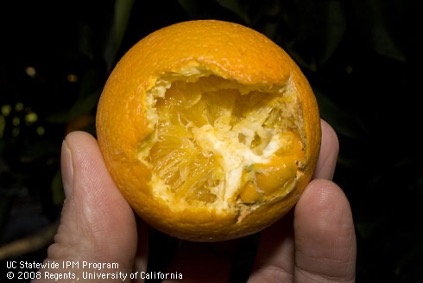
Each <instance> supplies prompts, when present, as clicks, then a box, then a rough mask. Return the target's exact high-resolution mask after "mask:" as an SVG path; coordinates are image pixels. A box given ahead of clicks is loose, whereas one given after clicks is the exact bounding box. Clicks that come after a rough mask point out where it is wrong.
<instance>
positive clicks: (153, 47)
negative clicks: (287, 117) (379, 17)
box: [96, 20, 321, 241]
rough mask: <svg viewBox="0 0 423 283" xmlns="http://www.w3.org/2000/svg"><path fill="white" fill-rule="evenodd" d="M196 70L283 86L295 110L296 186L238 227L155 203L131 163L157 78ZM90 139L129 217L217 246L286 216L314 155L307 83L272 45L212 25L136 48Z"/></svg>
mask: <svg viewBox="0 0 423 283" xmlns="http://www.w3.org/2000/svg"><path fill="white" fill-rule="evenodd" d="M190 67H196V68H198V69H201V70H207V71H208V72H210V73H212V74H214V75H217V76H219V77H222V78H224V79H230V80H234V81H236V82H238V83H241V84H243V85H260V86H262V87H269V88H270V87H271V86H274V85H284V84H286V83H287V82H288V81H289V82H290V83H291V84H292V85H293V86H294V88H295V91H296V93H297V96H298V98H299V100H300V102H301V105H302V109H301V111H302V113H301V114H302V116H303V120H304V136H305V138H306V142H305V149H304V150H305V152H304V156H305V160H306V164H305V167H304V168H303V173H302V175H301V176H300V178H299V179H298V182H297V186H296V188H295V189H294V190H292V191H291V192H290V193H289V194H288V195H286V196H285V197H283V198H279V199H275V200H274V201H272V202H269V203H266V204H263V205H262V206H260V207H258V208H257V209H255V210H253V211H251V212H250V213H249V214H248V215H246V216H245V217H243V219H242V220H241V221H238V220H237V219H238V212H237V211H234V210H227V211H224V212H216V211H212V210H210V209H209V208H208V207H207V206H200V207H186V208H185V209H183V210H182V209H179V210H178V211H177V212H175V211H174V210H172V207H170V206H169V205H168V204H167V203H166V202H164V201H162V200H160V199H158V198H154V197H153V194H152V188H151V185H150V184H149V182H150V178H151V175H152V172H151V169H150V168H148V166H146V165H145V164H144V163H143V162H141V161H140V160H139V158H138V153H139V148H140V144H141V143H142V142H143V140H144V139H145V138H146V137H147V135H148V134H149V130H148V129H147V125H148V121H147V118H146V108H147V105H146V93H147V91H148V90H150V89H151V88H152V87H153V86H154V85H155V84H156V81H157V79H158V78H159V77H160V76H161V75H163V74H169V73H179V72H181V71H182V72H183V71H184V70H186V69H187V68H190ZM96 127H97V136H98V142H99V145H100V149H101V151H102V154H103V157H104V159H105V163H106V165H107V168H108V170H109V172H110V174H111V176H112V178H113V179H114V181H115V183H116V185H117V187H118V188H119V189H120V191H121V192H122V194H123V195H124V197H125V198H126V199H127V201H128V202H129V203H130V205H131V206H132V208H133V209H134V211H135V212H136V213H137V214H138V215H139V216H141V217H142V219H143V220H144V221H146V222H147V223H148V224H150V225H152V226H153V227H155V228H156V229H158V230H160V231H163V232H165V233H168V234H170V235H172V236H175V237H178V238H182V239H187V240H192V241H221V240H228V239H233V238H237V237H241V236H245V235H249V234H252V233H255V232H258V231H260V230H262V229H264V228H265V227H267V226H269V225H271V224H273V223H274V222H276V221H277V220H278V219H280V218H281V217H282V216H283V215H285V214H286V213H287V212H288V211H289V210H290V209H291V208H292V207H293V206H294V205H295V203H296V202H297V200H298V199H299V197H300V195H301V193H302V192H303V190H304V189H305V187H306V185H307V184H308V183H309V181H310V179H311V177H312V175H313V172H314V169H315V165H316V163H317V158H318V153H319V148H320V138H321V136H320V135H321V130H320V117H319V111H318V107H317V103H316V100H315V97H314V94H313V92H312V89H311V87H310V85H309V84H308V82H307V79H306V78H305V77H304V75H303V74H302V72H301V70H300V69H299V67H298V66H297V65H296V64H295V63H294V61H293V60H292V59H291V58H290V57H289V56H288V55H287V54H286V52H285V51H283V50H282V49H281V48H280V47H279V46H278V45H276V44H275V43H273V42H272V41H271V40H269V39H268V38H267V37H265V36H264V35H262V34H260V33H258V32H256V31H254V30H251V29H249V28H246V27H244V26H241V25H238V24H233V23H228V22H221V21H214V20H204V21H190V22H182V23H178V24H175V25H172V26H169V27H166V28H163V29H161V30H159V31H156V32H154V33H152V34H150V35H148V36H147V37H145V38H143V39H142V40H140V41H139V42H138V43H137V44H135V45H134V46H133V47H132V48H131V49H130V50H129V51H128V52H127V53H126V54H125V55H124V57H123V58H122V59H121V60H120V61H119V62H118V64H117V65H116V67H115V69H114V70H113V72H112V73H111V75H110V77H109V79H108V81H107V83H106V85H105V87H104V90H103V93H102V95H101V98H100V101H99V105H98V112H97V119H96Z"/></svg>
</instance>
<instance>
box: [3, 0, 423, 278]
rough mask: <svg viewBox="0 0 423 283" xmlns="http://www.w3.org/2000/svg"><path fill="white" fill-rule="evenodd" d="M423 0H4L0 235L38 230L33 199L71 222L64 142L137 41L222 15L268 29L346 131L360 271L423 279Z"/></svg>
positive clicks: (342, 168) (339, 176) (343, 158)
mask: <svg viewBox="0 0 423 283" xmlns="http://www.w3.org/2000/svg"><path fill="white" fill-rule="evenodd" d="M421 11H422V3H421V1H413V0H401V1H400V0H390V1H382V0H367V1H363V0H358V1H357V0H349V1H348V0H345V1H342V0H319V1H316V0H244V1H242V0H204V1H195V0H179V1H177V0H173V1H172V0H155V1H134V0H115V1H113V0H103V1H100V0H97V1H94V0H93V1H82V0H75V1H66V0H64V1H25V0H15V1H2V2H1V3H0V29H1V35H2V36H1V40H2V44H0V244H1V243H4V242H7V241H9V240H11V239H13V238H16V237H20V236H23V235H25V234H28V233H31V231H29V230H28V227H20V228H16V227H15V226H18V227H19V225H18V224H17V223H18V219H17V216H16V210H18V209H20V208H21V207H22V206H26V205H27V204H30V205H31V206H32V207H34V210H32V212H33V211H35V212H36V213H35V215H34V213H32V216H33V217H35V216H37V217H38V218H39V219H38V221H39V223H40V225H42V224H43V223H45V222H46V221H47V222H51V221H54V220H55V219H57V217H58V215H59V212H60V207H61V203H62V201H63V193H62V187H61V179H60V171H59V165H60V159H59V158H60V146H61V142H62V139H63V138H64V136H65V134H66V133H67V132H69V131H72V130H85V131H88V132H91V133H92V134H94V135H95V129H94V117H95V108H96V104H97V100H98V97H99V95H100V93H101V89H102V87H103V85H104V83H105V80H106V79H107V76H108V74H109V72H110V71H111V69H112V68H113V66H114V64H115V63H116V62H117V60H118V59H119V58H120V57H121V56H122V55H123V54H124V53H125V51H126V50H128V48H130V46H132V45H133V44H134V43H135V42H136V41H138V40H139V39H140V38H142V37H143V36H145V35H147V34H148V33H150V32H152V31H154V30H156V29H158V28H160V27H163V26H166V25H169V24H172V23H175V22H178V21H182V20H189V19H205V18H214V19H221V20H228V21H234V22H238V23H241V24H244V25H247V26H250V27H252V28H254V29H256V30H258V31H260V32H262V33H264V34H266V35H267V36H268V37H270V38H271V39H273V40H274V41H275V42H276V43H278V44H279V45H280V46H282V47H283V48H284V49H285V50H286V51H287V52H288V53H289V54H290V55H291V56H292V57H293V58H294V60H295V61H296V62H297V63H298V64H299V65H300V67H301V68H302V69H303V71H304V73H305V74H306V76H307V77H308V78H309V81H310V83H311V85H312V87H313V89H314V90H315V93H316V96H317V98H318V101H319V105H320V109H321V115H322V117H323V118H324V119H326V120H327V121H329V122H330V124H331V125H332V126H333V127H334V128H335V130H336V131H337V133H338V136H339V140H340V156H339V164H338V168H337V172H336V175H335V181H336V182H337V183H338V184H340V185H341V187H342V188H343V189H344V191H345V193H346V194H347V196H348V198H349V200H350V202H351V206H352V209H353V214H354V218H355V224H356V231H357V239H358V248H359V251H358V263H357V277H358V280H357V282H422V280H423V270H422V269H421V266H423V230H422V223H421V219H422V216H423V170H422V169H423V168H422V162H423V154H422V144H423V143H422V138H421V137H420V135H419V130H420V129H421V127H420V122H422V117H421V115H420V112H421V106H420V100H418V98H419V94H420V93H419V91H418V90H419V89H420V84H421V63H422V56H421V53H422V51H421V50H422V46H421V43H420V41H421V31H420V29H419V27H420V26H421V24H418V22H421V15H420V13H421ZM40 219H41V220H40ZM43 219H44V220H43ZM43 221H44V222H43ZM40 225H39V226H40ZM12 226H13V227H15V229H11V228H10V227H12ZM35 226H36V225H35ZM37 227H38V226H36V227H33V229H36V228H37ZM11 231H14V232H13V233H12V232H11Z"/></svg>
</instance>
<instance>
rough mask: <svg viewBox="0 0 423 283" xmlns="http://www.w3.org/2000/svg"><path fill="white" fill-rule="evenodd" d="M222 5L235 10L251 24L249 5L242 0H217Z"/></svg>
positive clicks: (234, 11) (236, 13)
mask: <svg viewBox="0 0 423 283" xmlns="http://www.w3.org/2000/svg"><path fill="white" fill-rule="evenodd" d="M215 1H216V2H217V3H218V4H219V5H220V6H222V7H224V8H225V9H227V10H229V11H231V12H233V13H234V14H235V15H237V16H238V17H240V18H241V19H242V20H243V21H244V22H246V23H247V24H251V19H250V16H249V15H248V5H247V4H245V1H242V0H215Z"/></svg>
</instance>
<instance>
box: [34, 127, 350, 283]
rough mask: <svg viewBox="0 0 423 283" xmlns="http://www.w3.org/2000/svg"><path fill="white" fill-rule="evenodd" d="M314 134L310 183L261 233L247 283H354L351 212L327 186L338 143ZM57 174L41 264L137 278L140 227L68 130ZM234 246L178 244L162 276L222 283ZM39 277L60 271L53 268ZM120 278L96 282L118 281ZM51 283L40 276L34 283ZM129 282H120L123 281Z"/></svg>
mask: <svg viewBox="0 0 423 283" xmlns="http://www.w3.org/2000/svg"><path fill="white" fill-rule="evenodd" d="M322 131H323V136H322V147H321V152H320V157H319V161H318V164H317V168H316V172H315V176H314V180H312V181H311V182H310V184H309V185H308V187H307V188H306V190H305V191H304V193H303V195H302V196H301V198H300V200H299V201H298V203H297V205H296V207H295V210H294V211H293V213H292V214H291V215H288V216H286V217H284V218H283V219H282V220H281V221H279V222H278V223H276V224H274V225H272V226H271V227H269V228H267V229H265V230H264V231H262V233H261V237H260V242H259V245H258V249H257V256H256V259H255V263H254V266H253V269H252V271H251V275H250V277H249V280H248V282H250V283H253V282H340V281H342V282H354V277H355V257H356V242H355V232H354V225H353V221H352V215H351V209H350V206H349V203H348V200H347V198H346V197H345V195H344V193H343V192H342V190H341V189H340V188H339V187H338V186H337V185H336V184H334V183H333V182H331V181H330V180H331V179H332V176H333V174H334V170H335V165H336V159H337V154H338V140H337V137H336V134H335V133H334V131H333V130H332V128H331V127H330V126H329V125H328V124H327V123H326V122H324V121H322ZM62 174H63V184H64V189H65V194H66V200H65V203H64V205H63V210H62V215H61V221H60V225H59V228H58V231H57V233H56V236H55V238H54V243H53V244H52V245H51V246H50V247H49V249H48V255H47V259H46V260H45V262H48V261H50V262H52V261H55V262H58V263H61V262H63V261H74V262H79V263H82V262H87V263H104V262H109V263H117V264H118V266H119V269H118V270H107V272H110V271H112V272H114V273H116V272H121V273H122V274H126V275H129V274H131V273H132V274H135V272H138V278H140V276H139V274H140V272H145V271H146V268H147V252H148V236H147V235H148V233H147V227H146V225H145V224H143V223H142V222H141V221H138V222H137V220H136V217H135V215H134V213H133V211H132V210H131V208H130V207H129V205H128V203H127V202H126V200H125V199H124V198H123V197H122V195H121V194H120V192H119V191H118V189H117V188H116V186H115V184H114V183H113V181H112V179H111V177H110V175H109V173H108V171H107V169H106V167H105V165H104V161H103V159H102V156H101V153H100V150H99V148H98V145H97V141H96V140H95V139H94V138H93V137H92V136H90V135H89V134H87V133H83V132H74V133H71V134H69V135H68V136H67V137H66V139H65V141H64V142H63V147H62ZM240 241H242V239H237V240H232V241H227V242H220V243H192V242H187V241H181V242H180V244H179V246H178V249H177V251H176V253H175V256H174V258H173V260H172V262H171V263H170V265H169V267H168V272H178V273H179V274H181V276H182V277H183V280H182V282H228V280H229V278H230V272H231V266H232V263H233V258H234V256H235V254H236V250H237V248H236V247H239V245H240V244H239V243H240ZM80 267H81V266H80ZM40 271H41V272H46V271H50V272H56V273H62V274H64V273H66V272H68V270H66V269H60V268H59V269H54V270H49V269H48V268H47V269H43V270H40ZM74 271H75V276H77V277H79V278H80V281H81V282H84V280H83V278H84V275H83V274H82V272H83V271H97V272H98V273H104V272H106V271H105V270H101V271H99V270H96V269H95V268H94V269H91V270H89V269H87V268H85V269H82V268H80V269H74ZM245 272H249V271H247V270H246V271H245ZM121 279H122V277H121V278H116V279H109V280H98V282H100V281H101V282H122V280H121ZM53 281H54V280H51V281H49V280H45V278H42V280H39V281H36V282H53ZM130 281H131V280H130V278H129V276H127V277H126V279H125V281H124V282H130ZM60 282H72V280H60ZM87 282H96V281H94V280H87ZM138 282H142V280H139V281H138Z"/></svg>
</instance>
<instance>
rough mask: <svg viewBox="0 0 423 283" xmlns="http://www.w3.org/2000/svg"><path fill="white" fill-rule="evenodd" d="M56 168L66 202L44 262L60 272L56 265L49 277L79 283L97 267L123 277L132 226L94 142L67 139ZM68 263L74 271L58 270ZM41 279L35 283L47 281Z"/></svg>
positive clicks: (85, 137)
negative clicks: (77, 282) (58, 165)
mask: <svg viewBox="0 0 423 283" xmlns="http://www.w3.org/2000/svg"><path fill="white" fill-rule="evenodd" d="M61 165H62V175H63V185H64V190H65V195H66V199H65V202H64V205H63V209H62V214H61V219H60V225H59V228H58V231H57V233H56V235H55V237H54V243H53V244H52V245H51V246H50V247H49V249H48V253H47V259H46V260H45V261H44V262H45V263H46V262H50V263H51V262H57V263H58V264H59V266H58V269H59V270H60V269H61V268H62V269H63V270H62V271H59V270H58V269H57V266H56V268H53V269H54V270H50V272H55V273H58V274H62V275H65V274H66V275H69V277H70V278H62V280H59V281H61V282H71V281H74V280H82V279H84V278H83V276H84V274H83V272H93V271H97V272H98V271H99V270H100V269H99V268H101V264H102V263H113V264H114V266H113V268H110V270H107V272H113V273H115V274H116V272H122V273H125V274H129V272H131V270H132V267H133V264H134V259H135V253H136V248H137V232H136V221H135V217H134V214H133V212H132V210H131V208H130V207H129V205H128V204H127V202H126V201H125V199H124V198H123V197H122V195H121V194H120V192H119V191H118V189H117V188H116V186H115V184H114V182H113V181H112V179H111V177H110V175H109V173H108V171H107V169H106V167H105V165H104V161H103V159H102V156H101V153H100V150H99V148H98V145H97V141H96V140H95V139H94V138H93V137H92V136H91V135H89V134H87V133H83V132H74V133H71V134H69V135H68V136H67V137H66V138H65V140H64V141H63V145H62V155H61ZM71 261H72V262H74V263H76V264H78V266H77V267H78V268H64V266H63V264H62V263H63V262H71ZM90 264H91V266H89V265H90ZM74 267H76V266H74ZM106 268H108V267H107V266H103V268H102V269H101V271H100V272H102V273H104V272H105V271H106ZM50 269H51V268H50ZM40 271H41V273H42V274H48V272H49V270H48V268H47V269H45V270H40ZM43 272H44V273H43ZM69 272H70V273H69ZM86 274H87V273H85V275H86ZM44 279H46V277H45V276H41V280H40V281H38V282H50V281H49V280H44ZM63 279H69V280H63ZM91 279H92V278H91ZM116 279H120V280H119V282H122V278H116ZM126 280H128V278H126ZM112 281H113V280H110V281H107V282H112ZM128 281H129V280H128ZM51 282H53V281H51ZM103 282H106V281H103Z"/></svg>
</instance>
